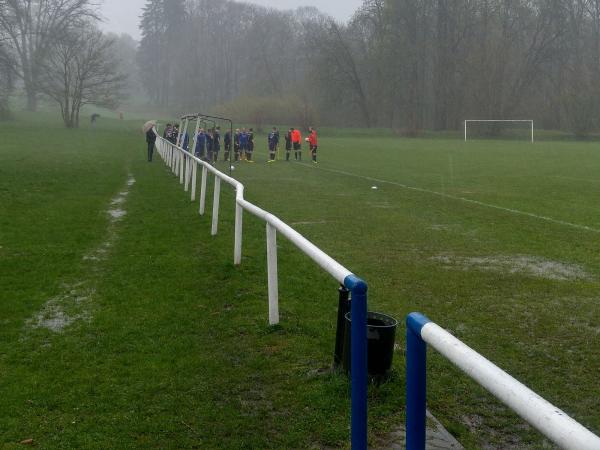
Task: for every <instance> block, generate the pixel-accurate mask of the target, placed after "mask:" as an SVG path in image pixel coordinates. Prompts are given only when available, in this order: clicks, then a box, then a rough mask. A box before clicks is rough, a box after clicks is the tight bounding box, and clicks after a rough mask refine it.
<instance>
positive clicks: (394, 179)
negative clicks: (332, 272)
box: [0, 116, 600, 448]
mask: <svg viewBox="0 0 600 450" xmlns="http://www.w3.org/2000/svg"><path fill="white" fill-rule="evenodd" d="M24 119H29V120H31V121H33V123H34V124H35V127H33V126H32V122H30V123H27V122H25V121H24ZM138 126H139V124H138V123H137V122H135V123H134V122H119V121H110V120H108V119H107V120H103V121H101V123H100V126H99V127H98V128H97V129H95V130H91V129H85V128H84V129H82V130H76V131H67V130H63V129H62V128H61V127H60V124H59V123H58V122H55V121H54V120H53V119H50V118H48V117H45V116H44V117H40V116H35V117H21V118H19V120H17V121H15V122H12V123H9V124H0V133H1V135H2V139H3V140H2V144H1V145H0V282H1V287H2V289H1V292H2V294H1V295H2V301H0V324H1V327H0V385H1V386H2V394H3V398H2V401H1V402H2V403H1V405H2V407H0V444H1V445H3V446H5V447H7V448H12V447H18V443H19V442H20V441H22V440H24V439H28V438H32V439H34V442H35V443H37V444H38V445H39V446H40V447H42V448H148V447H150V448H311V447H315V448H320V447H345V446H347V445H348V433H349V430H348V426H349V396H348V384H347V380H346V379H345V377H343V376H341V375H337V374H333V373H331V372H330V371H329V367H330V364H331V359H332V349H333V344H334V342H333V340H334V335H335V319H336V305H337V298H336V290H337V286H336V283H335V282H334V281H333V280H331V279H330V278H329V277H328V276H327V275H325V274H323V273H322V272H321V271H320V270H318V268H317V267H316V266H315V265H314V264H313V263H312V262H310V261H309V260H308V259H307V258H306V257H304V256H303V255H301V254H300V253H299V252H298V251H297V250H295V249H294V248H293V246H291V245H290V244H289V243H288V242H287V241H285V239H284V238H282V237H280V238H279V240H278V245H279V271H280V279H279V283H280V302H281V303H280V308H281V324H280V325H279V326H277V327H274V328H272V327H269V326H268V325H267V302H266V296H267V292H266V270H265V266H266V256H265V243H264V232H265V231H264V224H263V223H261V222H260V221H258V220H257V219H254V218H253V217H251V216H250V215H248V214H246V215H245V217H244V259H243V262H242V265H241V266H240V267H234V266H233V264H232V257H233V218H234V217H233V212H234V210H233V198H234V197H233V193H232V192H231V191H230V190H229V189H228V188H222V199H221V205H222V206H221V221H220V230H219V235H218V236H216V237H214V238H211V237H210V214H208V215H207V216H206V217H199V216H198V213H197V207H198V205H197V203H195V204H191V203H190V201H189V197H188V196H187V195H186V194H184V193H183V190H182V189H181V187H180V185H179V184H178V181H177V180H176V179H175V178H174V177H173V176H172V175H171V174H170V172H169V171H168V170H167V169H166V168H165V166H164V165H162V163H159V162H158V161H155V162H154V163H152V164H148V163H147V162H146V161H145V155H144V150H145V149H144V142H143V138H142V136H141V135H140V134H139V133H138V131H137V128H138ZM325 135H326V133H325ZM263 139H264V137H263V136H260V137H259V139H258V141H257V142H258V149H259V151H258V153H259V154H258V155H257V159H258V162H257V163H256V164H241V165H238V166H237V167H236V169H235V171H234V176H235V177H236V178H238V179H240V181H242V182H243V183H244V184H245V185H246V197H247V198H248V199H249V200H251V201H253V202H255V203H257V204H258V205H260V206H262V207H264V208H265V209H267V210H269V211H271V212H273V213H275V214H276V215H278V216H279V217H280V218H282V219H283V220H285V221H286V222H288V223H296V224H297V225H296V226H295V228H296V229H297V230H298V231H300V232H301V233H303V234H304V235H305V236H307V237H308V238H309V239H310V240H311V241H313V242H314V243H316V244H317V245H319V246H320V247H321V248H323V249H324V250H325V251H327V252H328V253H329V254H330V255H332V256H333V257H335V258H336V259H338V260H339V261H340V262H341V263H342V264H344V265H346V266H347V267H348V268H349V269H351V270H353V271H354V272H355V273H357V274H358V275H360V276H361V277H363V278H364V279H366V280H367V281H368V282H369V289H370V297H369V301H370V308H371V309H372V310H378V311H383V312H386V313H389V314H391V315H393V316H395V317H397V318H398V319H403V318H404V317H405V315H406V314H407V313H408V312H410V311H414V310H419V311H421V312H423V313H425V314H427V315H428V316H429V317H430V318H431V319H432V320H435V321H436V322H438V323H439V324H440V325H441V326H443V327H445V328H447V329H449V330H450V331H451V332H453V333H454V334H455V335H457V336H458V337H459V338H460V339H462V340H464V341H465V342H466V343H467V344H469V345H470V346H471V347H473V348H475V349H476V350H478V351H480V352H481V353H482V354H484V355H485V356H487V357H489V358H490V359H491V360H492V361H494V362H495V363H496V364H498V365H499V366H500V367H502V368H504V369H506V370H507V371H508V372H509V373H511V374H512V375H514V376H515V377H516V378H518V379H519V380H521V381H523V382H525V383H526V384H527V385H529V386H530V387H532V388H533V389H534V390H535V391H537V392H538V393H540V394H541V395H542V396H544V397H546V398H547V399H548V400H550V401H552V402H554V403H555V404H556V405H557V406H559V407H561V408H563V409H565V410H566V411H567V412H569V413H570V414H572V415H573V416H574V417H575V418H576V419H577V420H580V421H581V422H582V423H584V424H585V425H587V426H589V427H590V428H591V429H593V430H595V431H598V430H600V405H599V403H598V401H599V400H598V395H597V382H596V375H597V373H598V371H599V369H600V363H599V362H598V358H597V354H598V350H599V348H600V312H599V308H598V305H597V301H598V300H597V299H598V292H599V287H600V284H599V279H600V257H599V256H598V255H599V254H600V252H599V251H598V250H599V247H600V245H599V240H598V236H599V235H600V233H599V232H597V231H595V230H600V211H599V210H598V209H597V207H596V204H597V198H598V196H599V194H600V178H598V177H597V173H599V171H598V169H599V165H600V155H599V154H598V150H597V149H596V148H595V146H594V144H591V143H567V142H544V143H539V144H537V143H536V144H533V145H532V144H530V143H525V142H523V143H521V142H514V141H511V142H501V141H485V142H481V141H479V142H478V141H474V142H469V143H468V144H467V145H465V144H464V143H462V142H460V141H459V140H444V139H429V140H424V139H423V140H408V139H398V138H395V137H392V136H387V137H380V138H374V137H373V136H372V135H371V134H369V133H365V137H361V136H359V135H353V136H352V137H344V133H339V134H332V135H331V137H326V136H325V137H323V138H322V140H321V143H320V146H321V149H320V163H319V165H318V166H312V165H309V164H304V163H303V164H302V165H301V164H297V163H294V162H291V163H285V162H278V163H276V164H268V165H267V164H264V162H265V159H266V158H265V156H266V151H264V149H263V145H262V143H263ZM304 156H305V159H307V155H306V152H305V155H304ZM219 164H220V165H221V167H223V168H225V167H226V166H225V165H224V164H223V163H219ZM129 173H131V174H132V175H133V176H134V177H135V179H136V180H137V182H136V184H135V185H134V186H132V187H131V192H130V194H129V195H128V196H127V201H126V203H125V204H124V205H123V208H124V209H125V210H126V211H127V215H126V216H125V217H124V218H123V219H122V220H121V221H120V222H119V223H118V224H116V225H115V230H116V231H115V233H116V235H115V238H114V243H113V245H112V246H111V247H110V248H109V249H108V253H107V256H106V257H105V258H103V259H101V260H99V261H86V260H84V259H83V258H84V256H85V255H87V254H89V253H90V252H91V251H93V250H94V249H96V248H98V247H99V246H101V245H102V243H103V242H104V241H105V240H106V233H107V228H108V227H109V223H110V218H109V216H108V215H107V213H106V210H107V209H109V205H110V201H111V199H112V198H114V196H115V195H116V194H117V193H118V192H120V191H122V190H123V188H124V186H125V183H126V180H127V177H128V174H129ZM356 175H361V176H366V177H368V178H366V179H365V178H360V177H358V176H356ZM374 179H377V180H379V181H375V180H374ZM384 181H389V182H391V183H386V182H384ZM394 183H395V184H394ZM373 185H377V187H378V189H377V190H374V189H371V188H372V186H373ZM410 188H418V190H415V189H410ZM210 193H211V192H210V189H209V195H208V196H207V198H208V199H209V201H208V208H207V211H209V212H210V206H211V201H210V199H211V198H212V197H211V195H210ZM468 200H474V201H477V202H480V203H473V202H469V201H468ZM495 206H497V207H500V208H503V209H499V208H496V207H495ZM548 219H553V220H554V221H549V220H548ZM561 222H563V223H561ZM578 226H585V227H588V228H589V229H585V228H582V227H578ZM494 258H495V259H498V260H501V261H503V264H501V265H496V266H493V265H491V267H490V265H489V264H488V266H485V264H484V265H480V266H477V265H473V264H470V265H465V264H461V263H460V261H465V260H467V259H468V260H469V261H488V260H493V259H494ZM511 258H512V259H514V260H515V261H523V260H529V259H531V260H536V261H537V260H542V261H547V262H550V263H552V262H556V263H561V264H563V265H565V266H573V267H576V268H578V270H579V269H581V270H582V271H584V272H585V273H586V274H587V275H588V276H586V277H583V278H577V277H575V278H573V279H567V280H564V279H562V280H557V279H552V277H550V276H548V277H546V276H544V273H543V272H542V273H541V274H535V273H533V272H531V271H515V272H513V273H511V271H509V270H505V267H506V264H507V263H506V261H509V263H508V264H510V261H511ZM528 258H529V259H528ZM448 261H451V262H452V261H454V262H455V263H454V264H452V263H448ZM80 282H85V283H87V285H88V286H90V287H91V288H93V292H94V293H93V296H92V298H91V301H90V306H89V317H88V318H86V319H84V320H79V321H76V322H75V323H74V324H73V325H71V326H70V327H68V328H66V329H65V330H64V331H63V332H62V333H53V332H51V331H48V330H43V329H35V330H33V329H30V327H28V325H27V320H28V319H29V318H31V317H33V316H35V314H37V313H38V312H39V311H40V310H41V309H42V308H43V305H44V304H45V302H47V301H48V300H49V299H51V298H54V297H56V296H59V295H61V294H62V293H64V291H65V290H69V289H71V288H72V286H73V285H75V284H77V283H80ZM66 307H68V305H66ZM397 341H398V344H399V348H398V350H397V352H396V354H395V356H394V358H395V359H394V373H393V376H392V378H391V379H390V381H389V382H388V383H385V384H383V385H380V386H377V387H375V386H373V387H371V388H370V402H369V407H370V416H369V420H370V429H371V432H372V435H371V439H373V440H375V438H378V439H379V438H383V439H385V435H386V433H387V432H388V431H390V430H392V429H394V427H396V426H398V425H399V424H400V423H401V422H402V420H403V404H404V393H403V390H404V379H403V377H404V375H403V374H404V370H403V364H404V352H403V350H402V348H403V343H404V327H403V326H402V327H401V328H400V329H399V330H398V336H397ZM429 370H430V372H429V374H430V375H429V408H430V410H431V411H432V413H433V414H434V415H435V416H436V417H438V418H439V419H440V420H441V421H442V422H443V423H444V425H446V426H447V427H448V429H449V430H450V431H451V432H452V433H453V434H454V435H455V436H457V438H458V439H459V440H460V441H461V442H463V443H464V444H465V445H466V446H467V447H469V448H479V447H482V446H483V445H484V444H485V445H488V446H489V447H490V448H509V447H510V446H513V447H519V448H541V447H542V446H543V445H544V441H543V439H542V438H541V437H540V436H539V435H538V434H537V433H536V432H534V431H533V430H531V429H530V428H529V427H527V426H526V425H525V424H523V423H522V422H521V421H520V420H519V419H517V418H516V417H515V416H514V415H513V414H512V413H510V412H508V411H507V410H506V408H504V407H502V406H501V405H500V404H499V403H497V402H496V401H495V400H493V399H492V398H491V397H490V396H489V395H488V394H486V393H485V392H483V391H482V390H481V389H480V388H478V387H477V386H476V385H474V383H472V382H471V381H469V380H468V379H467V378H466V377H464V376H462V375H460V374H459V373H458V372H457V371H456V370H455V369H453V368H452V367H451V365H450V364H448V363H447V362H446V361H445V360H444V359H443V358H441V357H440V356H439V355H437V354H436V353H435V352H434V351H431V352H430V358H429Z"/></svg>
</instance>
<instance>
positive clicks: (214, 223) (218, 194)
mask: <svg viewBox="0 0 600 450" xmlns="http://www.w3.org/2000/svg"><path fill="white" fill-rule="evenodd" d="M220 198H221V179H220V178H219V177H217V176H215V192H214V196H213V213H212V229H211V234H212V235H213V236H216V234H217V232H218V228H219V200H220Z"/></svg>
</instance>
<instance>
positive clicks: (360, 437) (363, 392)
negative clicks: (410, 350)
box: [344, 275, 367, 450]
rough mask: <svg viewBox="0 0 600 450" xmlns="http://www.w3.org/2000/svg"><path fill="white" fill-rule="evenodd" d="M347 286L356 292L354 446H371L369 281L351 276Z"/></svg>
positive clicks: (352, 345) (357, 448)
mask: <svg viewBox="0 0 600 450" xmlns="http://www.w3.org/2000/svg"><path fill="white" fill-rule="evenodd" d="M344 286H346V287H347V288H348V289H350V292H351V294H352V308H351V313H350V314H351V315H350V318H351V324H352V326H351V333H350V351H351V358H350V359H351V362H350V372H351V384H352V386H351V397H352V398H351V407H352V420H351V427H352V428H351V430H352V449H353V450H365V449H366V448H367V284H366V283H365V282H364V281H362V280H361V279H359V278H357V277H356V276H355V275H348V276H347V277H346V279H345V280H344Z"/></svg>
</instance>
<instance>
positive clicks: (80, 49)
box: [40, 24, 127, 128]
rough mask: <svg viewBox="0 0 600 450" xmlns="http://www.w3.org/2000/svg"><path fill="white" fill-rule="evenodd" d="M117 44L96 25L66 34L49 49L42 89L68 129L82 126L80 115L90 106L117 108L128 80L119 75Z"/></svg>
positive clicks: (41, 84) (76, 29) (42, 78)
mask: <svg viewBox="0 0 600 450" xmlns="http://www.w3.org/2000/svg"><path fill="white" fill-rule="evenodd" d="M113 45H114V41H113V40H110V39H107V38H106V37H105V36H104V35H103V34H102V32H101V31H99V30H98V29H96V28H95V27H94V26H93V24H88V26H86V27H80V28H75V29H73V30H69V32H67V33H65V34H64V35H63V36H62V37H61V39H60V40H57V41H56V42H55V43H54V44H53V45H52V47H51V49H50V57H49V58H48V59H47V62H46V63H45V64H44V66H43V69H44V71H43V74H44V75H43V77H41V83H40V87H41V89H42V92H43V93H45V94H46V95H48V96H49V97H50V98H52V99H53V100H55V101H56V102H57V103H58V104H59V106H60V110H61V113H62V118H63V121H64V123H65V126H66V127H67V128H77V127H79V112H80V110H81V107H82V106H84V105H87V104H94V105H97V106H104V107H108V108H116V107H117V105H118V104H119V101H120V100H121V99H122V96H123V93H122V92H123V89H124V88H125V85H126V81H127V77H126V76H125V75H123V74H121V73H119V71H118V68H119V61H118V59H117V58H116V57H115V56H114V49H113Z"/></svg>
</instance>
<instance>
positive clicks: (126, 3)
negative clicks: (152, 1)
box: [101, 0, 362, 40]
mask: <svg viewBox="0 0 600 450" xmlns="http://www.w3.org/2000/svg"><path fill="white" fill-rule="evenodd" d="M246 2H247V3H254V4H257V5H263V6H268V7H273V8H279V9H295V8H297V7H298V6H316V7H317V8H319V9H320V10H321V11H323V12H325V13H327V14H329V15H331V16H333V17H335V18H336V19H338V20H341V21H347V20H348V19H349V18H350V17H351V16H352V14H353V13H354V11H356V9H357V8H358V7H359V6H360V5H361V4H362V0H248V1H246ZM102 3H103V5H102V7H101V13H102V16H103V17H104V23H103V24H102V25H101V27H102V29H103V30H105V31H112V32H114V33H118V34H120V33H127V34H129V35H131V36H132V37H133V38H134V39H136V40H139V39H140V38H141V36H140V31H139V29H138V23H139V16H140V15H141V14H142V7H143V6H144V4H145V3H146V0H102Z"/></svg>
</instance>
